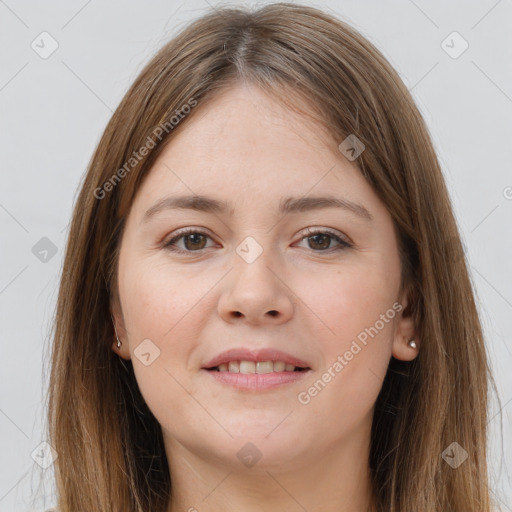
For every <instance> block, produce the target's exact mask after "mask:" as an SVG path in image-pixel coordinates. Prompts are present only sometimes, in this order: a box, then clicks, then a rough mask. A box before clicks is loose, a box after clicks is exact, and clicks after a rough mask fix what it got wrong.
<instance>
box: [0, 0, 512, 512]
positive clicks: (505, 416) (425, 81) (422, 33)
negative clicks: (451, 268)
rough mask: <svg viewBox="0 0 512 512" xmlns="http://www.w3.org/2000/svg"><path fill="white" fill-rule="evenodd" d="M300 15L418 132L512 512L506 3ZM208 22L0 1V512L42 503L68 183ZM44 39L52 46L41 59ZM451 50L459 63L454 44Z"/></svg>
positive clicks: (129, 8)
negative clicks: (181, 33)
mask: <svg viewBox="0 0 512 512" xmlns="http://www.w3.org/2000/svg"><path fill="white" fill-rule="evenodd" d="M210 3H211V4H212V5H221V4H220V3H218V2H215V1H213V0H211V2H210ZM240 4H242V2H231V3H230V5H240ZM260 4H262V2H259V3H258V5H260ZM244 5H257V3H256V2H252V3H248V2H246V3H244ZM310 5H313V6H315V7H319V8H323V9H325V10H327V11H330V12H332V13H333V14H335V15H337V16H338V17H340V18H342V19H344V20H345V21H348V22H349V23H351V24H352V25H353V26H354V27H355V28H357V29H358V30H359V31H360V32H362V34H363V35H365V36H366V37H367V38H368V39H370V40H371V41H372V42H373V43H374V44H375V45H376V46H377V47H378V48H379V49H380V50H381V51H382V52H383V54H384V55H385V56H386V57H387V58H388V59H389V61H390V62H391V64H392V65H393V66H394V67H395V68H396V69H397V71H398V72H399V73H400V75H401V77H402V78H403V80H404V82H405V84H406V85H407V86H408V87H409V89H410V90H411V92H412V94H413V96H414V98H415V100H416V102H417V104H418V106H419V108H420V110H421V112H422V113H423V115H424V117H425V120H426V122H427V124H428V126H429V129H430V132H431V134H432V138H433V141H434V144H435V146H436V149H437V151H438V155H439V158H440V161H441V165H442V168H443V172H444V174H445V177H446V181H447V184H448V187H449V190H450V194H451V197H452V200H453V204H454V208H455V212H456V216H457V219H458V222H459V225H460V229H461V232H462V236H463V239H464V243H465V246H466V248H467V257H468V259H469V262H470V265H471V267H470V270H471V273H472V279H473V282H474V286H475V290H476V294H477V299H478V303H479V307H480V311H481V314H482V321H483V323H484V328H485V331H486V336H487V346H488V351H489V356H490V360H491V364H492V367H493V370H494V375H495V378H496V381H497V384H498V388H499V393H500V399H501V406H502V410H501V415H500V414H498V412H499V410H500V407H499V405H498V403H497V402H496V401H494V402H493V403H492V416H493V418H492V419H491V421H490V424H489V425H490V428H491V430H490V440H491V443H490V449H491V451H490V460H491V467H490V473H491V478H492V480H491V482H492V485H491V488H492V490H493V493H494V495H495V498H496V499H497V500H499V502H500V505H501V507H502V509H503V510H504V511H512V485H511V474H510V469H511V466H510V463H508V464H507V461H511V460H512V403H511V402H512V371H511V365H512V343H511V334H510V333H511V331H512V263H511V262H512V236H511V228H510V221H511V220H512V172H511V163H510V162H511V160H512V151H511V141H512V137H511V136H512V67H511V65H510V63H511V62H512V35H511V34H512V30H511V29H512V2H511V1H510V0H499V1H496V0H485V1H478V2H477V1H475V0H473V1H462V0H459V1H451V2H448V3H447V2H442V1H439V0H437V1H434V2H432V1H431V2H427V1H426V0H416V1H412V0H393V1H385V2H378V1H377V0H374V1H355V0H347V1H334V0H333V1H324V2H314V3H310ZM208 8H209V5H208V3H207V2H206V1H205V0H197V1H187V2H186V3H185V2H182V1H181V0H180V1H176V0H170V1H163V0H152V1H149V2H142V1H139V2H135V1H129V2H120V1H115V0H114V1H111V2H108V3H107V2H101V1H100V0H89V1H87V0H72V1H66V2H64V1H60V2H58V1H46V2H36V1H35V0H32V1H23V0H6V1H2V0H0V55H1V65H0V172H1V177H0V179H1V182H0V183H1V184H2V186H1V188H0V225H1V235H0V256H1V260H0V262H1V264H0V311H1V318H0V325H1V339H0V461H1V462H0V511H9V512H12V511H25V510H44V509H45V508H48V507H49V506H50V505H52V504H53V498H52V493H53V484H52V478H53V475H52V466H51V465H50V466H49V467H48V468H47V469H43V468H41V467H40V465H39V464H38V463H36V462H35V460H38V459H37V454H38V453H40V451H41V448H40V447H39V445H40V443H41V442H43V441H44V440H45V433H44V403H45V391H46V385H47V365H48V362H47V358H48V353H49V340H48V330H49V324H50V321H51V318H52V315H53V309H54V306H55V301H56V294H57V287H58V276H59V272H60V269H61V265H62V258H63V249H64V244H65V240H66V236H67V226H68V222H69V219H70V214H71V210H72V205H73V202H74V200H75V197H76V193H77V187H78V184H79V182H80V180H81V178H82V176H83V173H84V172H85V169H86V167H87V164H88V162H89V159H90V158H91V155H92V153H93V150H94V149H95V146H96V144H97V143H98V141H99V138H100V136H101V134H102V132H103V129H104V128H105V125H106V123H107V121H108V119H109V118H110V116H111V114H112V112H113V110H114V109H115V108H116V106H117V105H118V103H119V101H120V100H121V98H122V96H123V94H124V93H125V91H126V90H127V88H128V86H129V85H130V83H131V82H132V81H133V80H134V78H135V77H136V75H137V74H138V72H139V71H140V70H141V68H142V65H143V64H144V63H145V62H147V60H148V59H149V57H150V56H151V55H152V54H153V53H154V52H155V51H156V50H157V49H158V48H159V47H160V46H161V45H162V44H163V43H164V42H166V41H167V40H168V39H169V38H170V37H172V36H173V35H174V34H175V33H176V32H177V31H178V30H179V29H181V28H182V27H183V26H185V25H186V24H187V23H188V22H189V21H190V20H191V19H193V18H196V17H197V16H199V15H200V14H202V13H203V12H205V11H206V10H207V9H208ZM44 31H46V32H48V33H49V34H50V35H51V38H53V39H54V40H55V41H56V42H57V44H58V48H57V50H56V51H55V52H54V53H53V54H52V55H50V56H48V57H47V58H42V57H41V56H40V53H41V52H43V51H48V50H49V49H51V40H50V38H49V37H48V36H40V34H41V33H42V32H44ZM454 31H457V32H458V33H459V34H460V35H461V36H462V38H463V39H464V40H465V41H467V43H468V44H469V47H468V49H467V50H466V51H465V52H464V53H462V54H461V55H459V56H457V58H454V55H453V54H452V56H450V55H449V54H448V53H447V51H445V49H446V45H443V41H444V40H445V39H446V38H447V37H448V36H449V35H450V34H452V32H454ZM41 39H43V42H41ZM452 39H453V36H451V37H450V38H449V39H448V44H449V45H451V46H453V48H452V50H450V51H452V52H457V51H458V50H459V49H461V48H462V46H461V41H460V40H457V39H453V40H454V43H451V42H450V41H451V40H452ZM33 41H34V43H33ZM32 43H33V44H34V45H39V46H36V48H37V49H38V51H39V53H37V52H36V51H35V50H34V49H33V48H32V47H31V45H32ZM43 45H44V48H43ZM41 239H43V240H42V241H41ZM52 249H53V251H54V252H55V254H53V252H52ZM45 250H47V251H48V252H46V253H45V252H44V251H45ZM500 423H501V425H502V428H503V438H502V436H501V434H502V431H501V429H500ZM32 454H34V458H33V457H32ZM41 460H43V459H41ZM46 460H48V458H46Z"/></svg>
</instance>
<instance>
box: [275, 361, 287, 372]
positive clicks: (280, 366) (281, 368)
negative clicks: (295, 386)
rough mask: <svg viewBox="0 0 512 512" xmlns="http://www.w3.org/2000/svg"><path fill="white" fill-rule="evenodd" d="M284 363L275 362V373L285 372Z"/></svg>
mask: <svg viewBox="0 0 512 512" xmlns="http://www.w3.org/2000/svg"><path fill="white" fill-rule="evenodd" d="M285 366H286V365H285V364H284V361H274V371H275V372H284V367H285Z"/></svg>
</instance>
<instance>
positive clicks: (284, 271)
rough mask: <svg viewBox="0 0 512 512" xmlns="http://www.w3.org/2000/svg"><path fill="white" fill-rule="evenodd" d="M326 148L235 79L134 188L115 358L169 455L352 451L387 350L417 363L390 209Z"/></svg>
mask: <svg viewBox="0 0 512 512" xmlns="http://www.w3.org/2000/svg"><path fill="white" fill-rule="evenodd" d="M196 109H197V110H198V109H201V104H199V105H198V106H197V107H196ZM341 142H342V141H341V140H340V141H334V140H333V139H331V138H330V135H329V133H327V132H326V131H325V130H322V129H321V128H319V127H318V126H317V125H314V124H312V123H311V121H310V120H309V119H307V118H304V117H300V116H299V115H298V114H296V113H294V112H291V111H289V110H287V109H286V108H285V107H283V106H281V105H280V104H279V103H278V102H276V101H275V100H272V99H271V98H270V97H268V96H266V95H265V94H264V93H263V92H262V91H260V90H259V89H257V88H255V87H252V86H247V85H245V86H237V87H236V88H233V89H231V90H225V91H223V93H222V94H221V95H219V96H217V97H216V98H215V99H214V100H213V101H212V102H211V103H209V104H207V105H204V108H203V109H202V112H194V116H193V117H191V118H190V119H189V120H187V121H186V124H185V125H183V126H181V127H180V129H179V131H178V132H177V133H176V136H174V138H173V139H172V140H171V141H170V143H169V144H168V145H167V147H166V148H165V150H164V151H163V153H162V154H161V155H160V156H159V158H158V160H157V161H156V163H155V164H154V167H153V168H152V170H151V172H150V174H149V175H148V176H147V178H146V180H145V181H144V182H143V184H142V186H141V188H140V190H139V192H138V194H137V197H136V198H135V201H134V203H133V206H132V209H131V211H130V214H129V216H128V219H127V223H126V228H125V232H124V234H123V239H122V245H121V252H120V260H119V274H118V277H119V294H120V302H121V312H122V314H120V313H121V312H120V311H114V314H115V318H116V327H117V330H118V333H119V337H120V339H121V340H122V342H123V344H122V347H121V349H117V347H115V345H114V350H115V351H116V352H118V353H119V354H120V355H121V356H122V357H124V358H126V359H131V360H132V362H133V367H134V371H135V375H136V379H137V382H138V385H139V387H140V390H141V393H142V395H143V396H144V399H145V400H146V402H147V404H148V406H149V408H150V409H151V411H152V413H153V414H154V416H155V417H156V418H157V420H158V421H159V423H160V424H161V426H162V430H163V435H164V440H165V444H166V451H167V454H168V457H169V459H170V460H171V463H172V461H173V460H177V459H179V458H180V457H182V456H184V455H183V454H189V455H191V456H194V457H199V458H201V459H202V460H203V461H205V460H206V461H215V462H216V464H226V465H238V466H239V467H240V468H243V465H244V464H245V466H246V467H251V465H253V464H254V462H255V461H257V464H258V466H260V467H268V468H270V467H272V466H273V465H277V464H280V466H281V467H283V465H284V466H286V465H287V464H288V465H290V467H291V466H292V465H295V466H296V465H300V464H311V463H312V461H313V460H314V459H320V460H326V457H328V456H332V455H333V454H336V453H339V451H340V450H346V449H347V446H348V445H347V443H351V445H352V446H361V447H367V445H368V439H369V434H370V427H371V419H372V413H373V406H374V403H375V400H376V398H377V395H378V393H379V390H380V388H381V385H382V381H383V379H384V376H385V373H386V369H387V366H388V362H389V359H390V357H391V355H394V356H395V357H396V358H398V359H403V360H409V359H412V358H413V357H414V356H415V355H416V353H415V350H414V349H412V348H410V347H408V346H407V341H408V339H410V338H411V337H413V334H414V333H413V326H412V323H411V321H410V319H409V318H402V312H401V310H402V311H403V309H404V308H405V306H406V304H407V302H406V297H401V296H399V282H400V261H399V254H398V247H397V239H396V236H395V232H394V228H393V224H392V220H391V217H390V215H389V213H388V212H387V210H386V208H385V207H384V205H383V204H382V203H381V201H380V200H379V199H378V197H377V196H376V194H375V193H374V192H373V191H372V189H371V187H370V186H369V185H368V184H367V182H366V181H365V180H364V178H363V177H362V176H361V174H360V172H359V171H358V169H357V167H356V166H355V165H354V163H353V162H351V161H350V160H349V159H347V158H346V157H345V156H344V154H343V153H342V152H341V150H339V149H338V144H339V143H341ZM185 196H186V198H187V199H183V198H184V197H185ZM178 198H179V201H177V200H178ZM319 198H329V201H330V202H327V201H324V200H320V199H319ZM172 201H176V202H175V204H174V206H173V204H172ZM336 203H337V204H336ZM343 205H345V206H343ZM346 205H349V206H346ZM185 230H190V233H188V234H187V233H184V231H185ZM402 308H403V309H402ZM228 351H229V352H228ZM230 361H231V363H230ZM240 361H242V362H241V363H240ZM283 363H285V364H288V365H293V366H300V367H301V368H302V369H301V370H299V371H292V367H291V366H285V365H284V364H283ZM222 364H223V366H221V365H222ZM283 366H284V368H283ZM246 372H247V373H246ZM248 443H252V444H248ZM251 457H252V458H251ZM258 459H259V460H258Z"/></svg>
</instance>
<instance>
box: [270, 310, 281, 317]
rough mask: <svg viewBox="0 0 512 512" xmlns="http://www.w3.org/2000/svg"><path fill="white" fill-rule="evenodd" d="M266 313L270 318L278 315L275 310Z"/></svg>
mask: <svg viewBox="0 0 512 512" xmlns="http://www.w3.org/2000/svg"><path fill="white" fill-rule="evenodd" d="M268 313H269V315H271V316H277V315H278V314H279V313H278V312H277V311H276V310H275V309H273V310H272V311H269V312H268Z"/></svg>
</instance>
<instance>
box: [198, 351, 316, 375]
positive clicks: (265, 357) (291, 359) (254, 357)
mask: <svg viewBox="0 0 512 512" xmlns="http://www.w3.org/2000/svg"><path fill="white" fill-rule="evenodd" d="M229 361H253V362H255V363H257V362H262V361H283V362H284V363H285V364H293V366H299V367H301V368H310V369H311V366H310V364H309V363H308V362H306V361H303V360H301V359H299V358H297V357H295V356H292V355H291V354H288V353H286V352H283V351H281V350H277V349H273V348H260V349H256V350H250V349H248V348H242V347H241V348H233V349H230V350H226V351H224V352H222V353H221V354H219V355H217V356H215V357H214V358H213V359H210V361H208V362H207V363H205V364H204V366H203V369H204V370H207V369H208V368H213V367H215V366H219V365H220V364H222V363H229ZM218 373H223V372H218ZM280 373H283V374H286V373H294V372H280ZM295 373H307V372H295ZM244 375H247V374H244ZM258 375H259V376H262V375H270V374H258Z"/></svg>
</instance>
